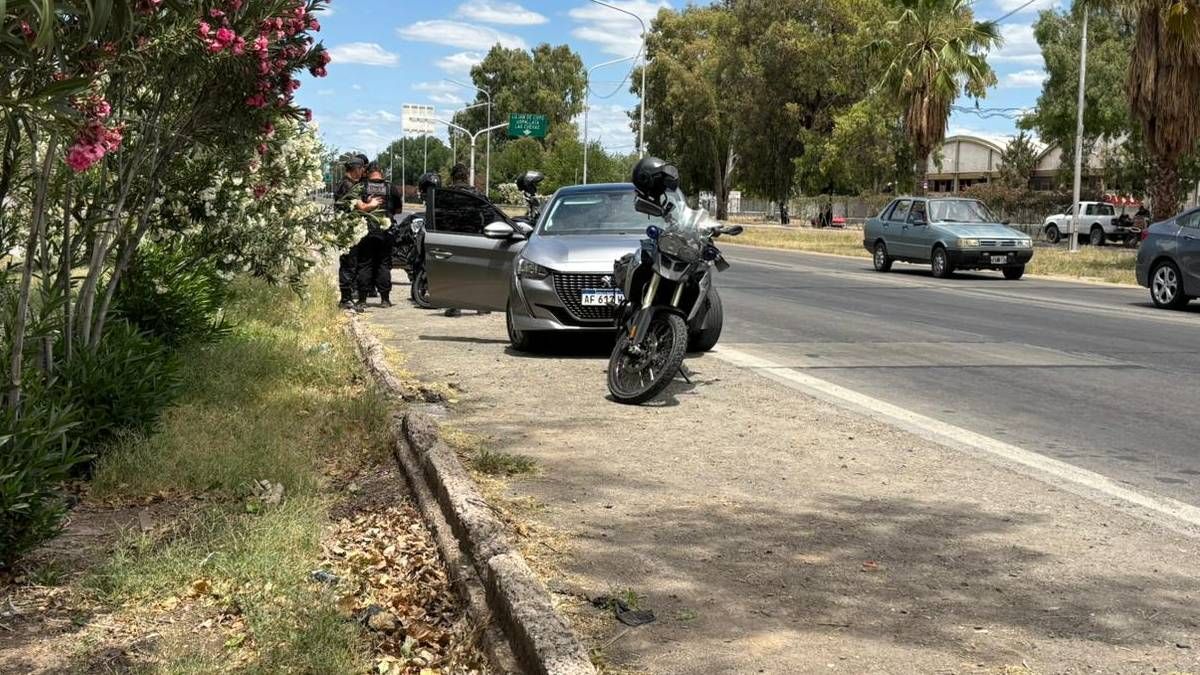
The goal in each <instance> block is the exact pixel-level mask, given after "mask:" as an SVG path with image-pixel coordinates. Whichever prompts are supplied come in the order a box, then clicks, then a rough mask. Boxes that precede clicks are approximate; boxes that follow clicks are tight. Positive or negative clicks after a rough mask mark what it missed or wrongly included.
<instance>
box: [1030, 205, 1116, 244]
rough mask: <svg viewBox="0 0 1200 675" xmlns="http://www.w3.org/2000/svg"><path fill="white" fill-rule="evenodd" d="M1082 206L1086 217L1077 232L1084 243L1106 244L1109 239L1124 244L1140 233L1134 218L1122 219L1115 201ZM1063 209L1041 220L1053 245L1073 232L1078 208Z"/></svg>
mask: <svg viewBox="0 0 1200 675" xmlns="http://www.w3.org/2000/svg"><path fill="white" fill-rule="evenodd" d="M1079 207H1080V213H1082V214H1083V216H1082V217H1081V218H1080V219H1079V229H1078V230H1077V231H1076V235H1077V236H1078V237H1079V240H1080V241H1081V242H1084V241H1086V242H1088V243H1090V244H1091V245H1092V246H1103V245H1105V244H1106V243H1108V242H1110V241H1112V242H1118V243H1125V242H1126V241H1127V240H1128V238H1129V237H1133V236H1136V235H1137V233H1138V232H1137V230H1136V228H1135V225H1134V223H1133V221H1132V220H1130V219H1128V218H1126V219H1122V218H1120V217H1119V216H1118V215H1117V210H1116V208H1114V207H1113V205H1112V204H1105V203H1104V202H1079ZM1060 211H1061V212H1060V213H1056V214H1054V215H1052V216H1050V217H1048V218H1046V220H1045V221H1043V222H1042V232H1043V233H1045V235H1046V240H1047V241H1049V242H1050V243H1051V244H1057V243H1058V242H1060V241H1062V240H1063V239H1066V238H1067V237H1068V236H1070V234H1071V221H1072V220H1074V218H1075V210H1074V209H1072V208H1071V206H1070V205H1067V206H1064V207H1063V208H1062V209H1060Z"/></svg>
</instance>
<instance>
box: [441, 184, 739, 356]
mask: <svg viewBox="0 0 1200 675" xmlns="http://www.w3.org/2000/svg"><path fill="white" fill-rule="evenodd" d="M431 201H433V204H431V205H429V208H428V210H427V213H428V215H427V220H426V235H425V247H426V265H427V267H428V272H429V295H430V299H431V300H432V302H433V304H434V306H436V307H458V308H461V309H475V310H488V311H504V312H505V313H506V315H507V322H508V335H509V339H510V341H511V342H512V344H513V347H514V348H516V349H519V350H531V349H534V348H536V347H537V346H538V345H539V343H541V342H543V340H544V339H545V338H546V337H548V336H551V335H565V334H575V333H582V332H614V331H615V330H616V323H615V314H616V310H617V307H618V305H620V303H621V302H622V301H623V300H624V297H623V295H622V293H621V290H620V289H619V288H618V287H617V284H616V283H615V281H614V279H613V263H614V262H615V261H616V260H617V259H618V258H620V257H621V256H623V255H625V254H626V253H632V252H634V251H636V250H638V248H639V246H640V243H639V242H640V241H641V240H642V239H643V238H645V236H646V228H647V227H648V226H650V225H652V224H654V222H655V221H653V220H652V219H651V218H650V217H649V216H646V215H643V214H640V213H638V212H637V211H636V210H635V209H634V191H633V186H632V185H629V184H625V183H613V184H598V185H576V186H571V187H565V188H562V189H560V190H559V191H558V192H556V193H555V194H554V196H553V197H551V198H550V200H549V203H547V204H546V206H545V207H544V208H543V209H542V215H541V217H540V218H539V219H538V222H537V223H536V227H535V229H534V231H533V232H530V233H526V232H524V231H523V227H524V225H523V223H519V222H515V221H513V220H511V219H509V218H508V217H507V216H504V214H503V213H501V212H499V210H498V209H495V207H492V206H491V205H490V204H488V203H487V202H486V200H483V199H482V198H481V197H479V196H477V195H475V194H473V193H467V192H463V191H457V190H447V189H438V190H436V191H435V193H434V197H433V199H432V200H431ZM473 210H482V211H483V213H482V215H481V214H478V213H474V214H472V215H469V216H464V215H462V214H464V213H470V212H472V211H473ZM714 295H715V292H714ZM712 302H713V303H714V304H715V303H719V300H716V299H714V300H713V301H712ZM711 315H712V316H711V317H710V316H707V315H706V317H705V319H704V324H703V325H701V326H696V327H693V328H694V329H695V330H696V332H697V334H699V333H700V332H703V331H705V330H708V329H710V326H709V323H714V324H715V323H716V322H720V321H721V320H722V316H721V315H720V313H719V312H711Z"/></svg>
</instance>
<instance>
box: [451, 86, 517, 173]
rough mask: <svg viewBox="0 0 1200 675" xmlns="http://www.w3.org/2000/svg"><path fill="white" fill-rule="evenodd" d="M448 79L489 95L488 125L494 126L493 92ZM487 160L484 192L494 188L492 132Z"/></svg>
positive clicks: (488, 138) (489, 137) (488, 142)
mask: <svg viewBox="0 0 1200 675" xmlns="http://www.w3.org/2000/svg"><path fill="white" fill-rule="evenodd" d="M446 81H447V82H449V83H450V84H457V85H458V86H460V87H466V88H468V89H474V90H475V91H477V92H479V93H481V94H483V95H484V96H486V97H487V125H488V128H489V129H491V128H493V127H492V92H491V91H489V90H488V89H485V88H483V87H477V86H475V85H473V84H467V83H466V82H459V81H458V80H451V79H449V78H447V79H446ZM504 126H507V125H504ZM486 161H487V169H486V174H485V175H484V179H483V182H484V189H483V192H484V194H487V193H488V192H490V191H491V189H492V135H491V134H488V137H487V160H486ZM472 173H474V172H472Z"/></svg>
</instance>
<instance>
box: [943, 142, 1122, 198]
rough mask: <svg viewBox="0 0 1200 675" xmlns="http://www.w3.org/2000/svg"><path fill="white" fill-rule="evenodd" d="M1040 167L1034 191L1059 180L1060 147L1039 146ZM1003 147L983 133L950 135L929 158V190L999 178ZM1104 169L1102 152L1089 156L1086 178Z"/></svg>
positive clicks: (947, 190)
mask: <svg viewBox="0 0 1200 675" xmlns="http://www.w3.org/2000/svg"><path fill="white" fill-rule="evenodd" d="M1034 147H1035V148H1038V161H1037V167H1036V168H1035V169H1034V172H1033V181H1032V187H1033V188H1034V189H1035V190H1050V189H1053V187H1054V186H1055V185H1056V184H1057V182H1058V174H1059V172H1060V171H1061V167H1060V164H1061V162H1062V149H1061V148H1059V147H1058V146H1050V147H1045V146H1041V147H1039V145H1038V144H1036V143H1035V146H1034ZM1003 153H1004V148H1003V147H1002V146H1001V145H999V144H998V143H997V142H996V141H995V140H991V139H987V138H982V137H980V136H965V135H960V136H950V137H949V138H947V139H946V140H945V141H944V142H943V143H942V148H941V151H940V152H939V153H936V154H935V155H932V156H930V158H929V191H930V192H942V193H952V192H958V191H960V190H965V189H966V188H969V187H971V186H972V185H975V184H977V183H989V182H991V181H994V180H996V179H998V178H999V177H1000V166H1001V164H1002V162H1001V161H1000V156H1001V155H1002V154H1003ZM1102 168H1103V164H1102V159H1101V156H1100V153H1099V152H1093V153H1092V156H1091V157H1089V158H1088V166H1087V168H1086V169H1085V171H1084V177H1085V179H1088V180H1098V179H1099V178H1098V176H1099V175H1100V173H1101V169H1102Z"/></svg>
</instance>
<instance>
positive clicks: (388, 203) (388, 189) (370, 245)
mask: <svg viewBox="0 0 1200 675" xmlns="http://www.w3.org/2000/svg"><path fill="white" fill-rule="evenodd" d="M372 197H379V198H381V199H382V200H383V204H382V206H381V207H380V208H379V209H377V211H376V212H375V213H374V216H375V217H373V218H369V219H368V221H367V236H365V237H363V239H362V243H361V246H362V249H361V257H360V258H359V261H358V288H359V297H360V298H362V301H365V296H366V295H370V293H371V291H376V292H377V293H379V304H380V305H381V306H383V307H391V306H392V300H391V293H392V250H393V246H394V244H395V241H394V239H393V237H394V236H395V233H396V232H395V229H394V221H393V219H394V217H395V215H396V214H397V213H399V212H400V211H401V209H402V208H403V203H404V193H403V192H401V191H400V187H399V186H396V185H392V184H391V183H390V182H388V181H387V180H385V179H384V177H383V170H382V169H381V168H380V167H379V164H378V163H376V162H371V164H370V165H369V166H368V167H367V178H366V183H365V188H364V195H363V198H364V199H368V198H372ZM380 216H386V218H385V217H380Z"/></svg>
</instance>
